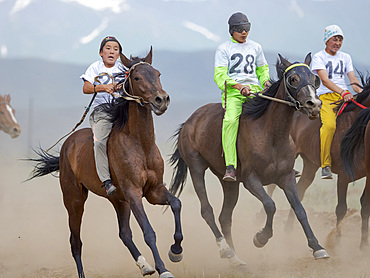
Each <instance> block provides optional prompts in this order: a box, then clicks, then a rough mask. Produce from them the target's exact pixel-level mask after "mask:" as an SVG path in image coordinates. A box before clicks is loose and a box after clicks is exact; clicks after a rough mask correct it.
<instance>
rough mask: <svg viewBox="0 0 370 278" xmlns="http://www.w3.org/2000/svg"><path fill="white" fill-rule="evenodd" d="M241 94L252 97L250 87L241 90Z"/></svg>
mask: <svg viewBox="0 0 370 278" xmlns="http://www.w3.org/2000/svg"><path fill="white" fill-rule="evenodd" d="M240 93H241V94H242V95H243V96H245V97H247V96H250V95H251V93H252V92H251V88H250V87H249V86H243V87H242V88H241V89H240Z"/></svg>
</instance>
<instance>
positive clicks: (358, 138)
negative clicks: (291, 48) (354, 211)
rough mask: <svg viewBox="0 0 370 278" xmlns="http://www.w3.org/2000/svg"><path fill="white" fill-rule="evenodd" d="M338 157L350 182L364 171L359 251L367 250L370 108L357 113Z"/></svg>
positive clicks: (369, 208) (369, 180) (369, 191)
mask: <svg viewBox="0 0 370 278" xmlns="http://www.w3.org/2000/svg"><path fill="white" fill-rule="evenodd" d="M340 156H341V159H342V163H343V167H344V169H345V171H346V173H347V174H348V176H349V177H350V179H351V180H352V181H355V180H356V177H357V176H358V173H357V172H358V170H359V169H360V171H362V169H365V170H364V172H365V175H366V184H365V188H364V191H363V193H362V196H361V199H360V201H361V218H362V225H361V243H360V248H361V249H369V216H370V108H367V109H364V110H362V111H361V112H360V113H358V116H357V118H356V119H355V121H354V123H353V125H352V126H351V127H350V128H349V129H348V131H347V132H346V134H345V136H344V137H343V140H342V143H341V150H340Z"/></svg>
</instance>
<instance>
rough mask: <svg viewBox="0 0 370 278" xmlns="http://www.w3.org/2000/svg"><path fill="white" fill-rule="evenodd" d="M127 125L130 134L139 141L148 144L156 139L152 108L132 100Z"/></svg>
mask: <svg viewBox="0 0 370 278" xmlns="http://www.w3.org/2000/svg"><path fill="white" fill-rule="evenodd" d="M126 126H127V128H128V132H129V134H130V136H131V137H133V138H135V140H136V141H137V142H141V143H142V144H143V145H147V144H148V142H149V143H151V142H153V141H154V137H155V135H154V122H153V115H152V111H151V110H150V109H148V108H146V107H144V106H141V105H139V104H137V103H136V102H134V101H131V102H130V103H129V116H128V121H127V123H126Z"/></svg>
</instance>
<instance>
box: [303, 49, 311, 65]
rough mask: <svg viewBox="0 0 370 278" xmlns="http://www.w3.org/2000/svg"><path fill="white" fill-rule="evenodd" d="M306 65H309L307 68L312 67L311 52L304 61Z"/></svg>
mask: <svg viewBox="0 0 370 278" xmlns="http://www.w3.org/2000/svg"><path fill="white" fill-rule="evenodd" d="M304 63H305V64H306V65H307V66H310V64H311V52H309V53H308V54H307V56H306V58H305V59H304Z"/></svg>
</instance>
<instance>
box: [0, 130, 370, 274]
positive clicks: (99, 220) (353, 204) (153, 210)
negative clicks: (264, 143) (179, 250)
mask: <svg viewBox="0 0 370 278" xmlns="http://www.w3.org/2000/svg"><path fill="white" fill-rule="evenodd" d="M2 138H4V137H2ZM9 153H10V152H9V151H8V152H7V153H6V154H5V155H4V156H3V157H2V159H1V162H0V166H1V168H0V169H1V172H0V173H1V178H0V181H1V186H0V277H9V278H13V277H14V278H15V277H25V278H28V277H55V278H56V277H58V278H60V277H77V274H76V269H75V264H74V261H73V259H72V256H71V254H70V247H69V230H68V224H67V214H66V211H65V209H64V206H63V202H62V194H61V191H60V188H59V184H58V179H57V178H54V177H52V176H47V177H44V178H40V179H37V180H33V181H30V182H26V183H23V182H22V181H24V180H25V179H27V177H28V174H29V172H30V171H31V170H32V167H31V165H30V164H29V163H26V162H23V161H19V160H17V159H18V158H22V157H24V156H21V154H20V153H17V152H15V154H14V155H9ZM298 167H299V165H298ZM170 175H171V172H170V170H169V169H166V177H165V180H166V182H167V183H168V182H169V180H170ZM207 181H208V185H207V188H208V191H209V195H210V201H211V203H212V204H213V206H214V210H215V214H216V215H217V216H218V213H219V210H220V206H221V200H222V199H221V198H222V193H221V188H220V185H219V184H218V183H217V181H216V180H215V179H214V177H212V176H211V175H208V177H207ZM363 186H364V180H361V181H359V182H357V183H356V184H355V185H354V186H353V185H350V187H349V195H350V198H349V201H348V206H349V208H350V209H352V210H351V213H350V214H349V216H348V217H347V218H346V221H345V223H343V230H342V234H343V235H342V238H341V241H340V243H337V244H335V246H336V247H335V249H332V248H330V246H329V243H328V242H327V235H328V234H329V233H330V232H331V231H332V229H333V227H334V226H335V214H334V211H335V205H336V187H335V180H333V181H325V182H322V181H320V180H319V179H316V180H315V183H314V184H313V185H312V186H311V188H310V189H309V190H308V191H307V194H306V197H305V200H304V202H303V205H304V206H305V208H306V211H307V214H308V217H309V221H310V223H311V226H312V228H313V230H314V232H315V234H316V236H317V238H318V239H319V242H320V243H321V245H323V246H324V247H325V248H326V249H327V251H328V252H329V254H330V255H331V258H330V259H327V260H318V261H315V260H314V258H313V256H312V252H311V250H310V249H309V248H308V247H307V241H306V238H305V236H304V234H303V231H302V229H301V227H300V226H299V225H298V222H297V223H296V225H295V229H294V231H293V233H291V234H286V233H285V232H284V222H285V219H286V216H287V214H288V209H289V206H288V204H287V201H286V200H285V197H284V196H283V193H282V192H281V190H279V191H278V192H276V193H274V197H273V199H274V200H275V201H276V205H277V213H276V217H275V221H274V236H273V238H272V239H271V240H270V241H269V242H268V244H267V245H266V246H265V247H264V248H261V249H258V248H256V247H254V245H253V243H252V238H253V236H254V234H255V233H256V232H257V231H258V230H259V229H261V228H262V226H263V224H262V223H261V222H258V221H256V214H257V212H258V211H259V210H260V208H261V205H260V203H259V202H258V201H257V200H256V199H255V198H254V197H252V196H251V194H250V193H249V192H247V191H246V190H245V189H243V188H241V196H240V200H239V202H238V204H237V207H236V209H235V213H234V220H233V235H234V242H235V245H236V251H237V254H238V256H239V258H240V259H242V260H244V261H245V262H246V263H247V264H248V268H247V269H246V270H243V271H237V270H235V269H231V268H230V267H229V266H228V263H227V261H225V260H222V259H220V258H219V255H218V248H217V246H216V243H215V240H214V238H213V236H212V234H211V231H210V229H209V228H208V226H207V225H206V224H205V222H204V221H203V219H202V218H201V216H200V208H199V201H198V199H197V197H196V196H195V193H194V190H193V188H192V185H191V183H190V182H188V184H187V187H186V189H185V191H184V193H183V194H182V196H181V200H182V203H183V211H182V224H183V232H184V243H183V247H184V259H183V261H182V262H181V263H179V264H174V263H171V262H170V261H169V259H168V257H167V252H168V249H169V247H170V245H171V244H172V234H173V231H174V224H173V217H172V215H171V213H170V211H167V212H166V213H165V214H164V215H163V214H162V208H161V207H154V206H151V205H148V204H147V202H146V201H144V202H145V206H146V209H147V213H148V215H149V219H150V221H151V223H152V225H153V228H154V229H155V231H156V234H157V243H158V247H159V251H160V254H161V256H162V259H163V260H164V262H165V264H166V267H167V268H168V269H169V270H170V271H171V272H172V273H173V274H174V275H175V277H184V278H187V277H189V278H190V277H196V278H198V277H217V278H218V277H220V278H221V277H229V278H231V277H251V278H252V277H253V278H257V277H258V278H262V277H268V278H270V277H271V278H272V277H295V278H296V277H327V278H331V277H333V278H334V277H335V278H337V277H358V278H365V277H370V253H369V252H367V253H364V252H360V250H359V248H358V247H359V242H360V214H359V208H360V206H359V197H360V195H361V193H362V190H363ZM132 229H133V235H134V241H135V243H136V244H137V246H138V248H139V250H141V252H142V254H143V255H144V257H145V258H146V259H147V260H148V262H150V263H151V264H152V265H153V258H152V256H151V253H150V251H149V248H148V247H147V246H146V244H145V243H144V241H143V237H142V233H141V231H140V229H139V227H138V225H137V223H136V221H135V220H134V219H132ZM82 241H83V243H84V246H83V263H84V268H85V274H86V275H87V277H129V278H131V277H142V276H141V275H140V272H139V269H138V268H137V267H136V265H135V262H134V261H133V259H132V258H131V256H130V254H129V252H128V250H127V248H126V247H125V246H124V245H123V244H122V243H121V241H120V240H119V238H118V228H117V221H116V217H115V213H114V210H113V207H112V206H111V205H110V203H109V202H107V201H106V200H105V199H103V198H99V197H96V196H94V195H93V194H90V195H89V199H88V200H87V203H86V207H85V214H84V220H83V225H82ZM152 277H158V274H154V275H153V276H152Z"/></svg>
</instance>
